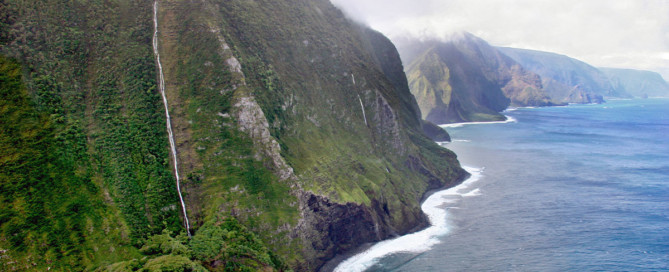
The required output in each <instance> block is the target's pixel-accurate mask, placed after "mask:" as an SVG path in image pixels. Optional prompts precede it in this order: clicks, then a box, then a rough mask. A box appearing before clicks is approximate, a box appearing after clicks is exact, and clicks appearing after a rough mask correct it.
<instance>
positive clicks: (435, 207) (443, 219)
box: [334, 166, 483, 272]
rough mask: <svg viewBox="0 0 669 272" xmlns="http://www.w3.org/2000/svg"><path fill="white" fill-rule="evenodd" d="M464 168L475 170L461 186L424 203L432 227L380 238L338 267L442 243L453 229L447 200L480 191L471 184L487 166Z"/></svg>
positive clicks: (362, 265)
mask: <svg viewBox="0 0 669 272" xmlns="http://www.w3.org/2000/svg"><path fill="white" fill-rule="evenodd" d="M463 168H464V169H465V170H467V172H469V173H470V174H471V176H470V177H469V178H468V179H467V180H465V181H464V182H462V183H461V184H460V185H458V186H455V187H452V188H449V189H446V190H443V191H438V192H436V193H434V194H432V195H431V196H430V197H428V198H427V199H426V200H425V202H423V205H421V209H422V210H423V212H424V213H425V214H426V215H427V217H428V219H429V221H430V226H429V227H428V228H426V229H424V230H422V231H419V232H414V233H411V234H407V235H404V236H400V237H397V238H394V239H390V240H385V241H382V242H379V243H377V244H375V245H373V246H372V247H370V248H369V249H367V250H365V251H363V252H361V253H359V254H356V255H354V256H353V257H350V258H348V259H346V260H345V261H344V262H342V263H340V264H339V265H338V266H337V268H335V270H334V271H336V272H343V271H364V270H365V269H368V268H370V267H372V266H373V265H374V264H376V263H377V262H378V261H379V260H380V259H381V258H383V257H384V256H387V255H390V254H393V253H400V252H410V253H422V252H425V251H427V250H429V249H431V248H432V246H434V245H436V244H438V243H439V237H441V236H443V235H446V234H447V233H448V232H449V231H450V230H451V226H449V224H448V221H447V219H448V212H447V209H446V208H445V207H444V206H445V205H446V204H449V205H453V204H455V203H457V202H459V201H460V199H462V198H463V197H468V196H476V195H480V190H479V189H478V188H477V189H474V190H469V187H470V186H471V185H472V184H473V183H475V182H476V181H478V180H479V179H480V178H481V176H482V171H483V170H482V169H480V168H473V167H466V166H465V167H463ZM449 208H450V207H449Z"/></svg>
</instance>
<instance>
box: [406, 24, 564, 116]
mask: <svg viewBox="0 0 669 272" xmlns="http://www.w3.org/2000/svg"><path fill="white" fill-rule="evenodd" d="M398 48H399V50H400V52H402V53H404V55H403V61H404V62H405V63H408V66H407V77H408V80H409V86H410V88H411V91H412V93H413V94H414V96H416V100H417V101H418V105H419V106H420V108H421V112H422V115H423V118H424V119H426V120H428V121H431V122H435V123H449V122H462V121H489V120H503V119H504V116H502V115H500V114H499V112H500V111H502V110H504V109H506V108H507V107H508V106H510V105H511V106H548V105H554V104H555V103H554V102H553V101H551V99H550V98H549V97H548V96H547V95H546V94H544V93H543V92H542V91H541V90H542V89H543V87H542V84H541V78H540V77H539V76H538V75H537V74H535V73H533V72H531V71H528V70H526V69H525V68H523V67H522V66H521V65H520V64H518V63H517V62H516V61H514V60H513V59H511V58H509V57H507V56H506V55H504V54H502V53H500V52H499V51H498V50H496V49H495V48H494V47H492V46H490V45H489V44H488V43H487V42H485V41H484V40H482V39H480V38H478V37H476V36H474V35H472V34H470V33H461V34H458V35H454V36H453V37H452V38H451V40H449V41H446V42H442V41H434V40H433V41H425V42H420V41H408V42H405V43H401V42H400V43H399V44H398Z"/></svg>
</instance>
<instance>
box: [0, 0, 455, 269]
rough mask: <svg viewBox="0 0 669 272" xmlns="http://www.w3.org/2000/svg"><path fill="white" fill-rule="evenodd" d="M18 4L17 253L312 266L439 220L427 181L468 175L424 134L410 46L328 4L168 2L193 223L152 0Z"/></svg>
mask: <svg viewBox="0 0 669 272" xmlns="http://www.w3.org/2000/svg"><path fill="white" fill-rule="evenodd" d="M0 7H1V8H0V12H2V14H1V15H2V16H0V18H2V19H0V20H1V22H0V23H1V26H2V28H1V30H0V41H1V42H2V43H1V47H0V52H1V53H2V54H3V55H5V56H10V57H13V58H15V59H17V60H18V62H20V63H21V64H22V67H23V68H18V67H19V66H18V64H16V63H15V62H12V61H10V60H6V59H3V70H2V76H3V77H2V78H3V82H2V84H5V82H10V84H9V85H10V87H7V88H5V87H4V85H3V90H2V92H3V95H8V96H11V97H16V99H14V100H4V99H3V103H8V104H7V106H3V108H2V109H3V110H6V109H7V110H8V111H11V112H16V114H13V115H4V114H3V117H2V118H10V119H8V120H7V121H6V122H5V121H3V122H2V124H0V125H1V126H2V128H3V130H2V133H3V138H2V139H3V140H4V139H11V142H3V143H2V144H3V147H4V146H6V147H8V149H6V150H8V151H7V152H6V153H3V154H2V164H0V167H2V168H0V177H2V180H0V182H1V183H0V185H1V186H3V187H2V188H3V190H2V198H1V199H0V200H2V203H3V204H2V206H1V213H0V219H1V220H0V229H1V230H2V232H1V234H0V235H1V236H0V238H2V239H0V248H2V250H3V251H2V252H3V253H2V254H4V255H3V256H7V257H6V258H5V257H3V258H2V259H0V262H5V263H3V264H4V265H13V266H7V267H18V268H21V267H24V266H26V267H30V268H32V269H42V270H44V269H46V268H47V267H52V269H58V270H95V269H100V270H105V271H134V270H137V269H140V268H144V269H147V270H149V271H152V270H156V271H157V270H161V269H162V270H166V269H177V270H178V269H191V270H194V271H197V270H201V269H208V270H223V269H228V268H230V267H233V268H234V267H237V268H238V269H242V268H249V269H267V270H272V269H275V270H281V269H287V268H288V267H291V268H293V269H297V270H314V269H317V268H319V267H320V266H321V265H323V264H324V263H325V262H326V261H327V260H329V259H331V258H332V257H334V256H335V255H336V254H340V253H343V252H346V251H348V250H351V249H354V248H355V247H357V246H359V245H362V244H364V243H367V242H374V241H378V240H381V239H384V238H387V237H390V236H392V235H396V234H401V233H406V232H408V231H411V230H414V229H415V228H417V227H420V226H424V225H425V223H426V219H425V218H424V215H423V214H422V212H421V211H420V207H419V201H420V199H421V198H422V197H423V194H424V193H425V192H426V191H428V190H430V189H435V188H438V187H443V186H448V185H453V184H454V183H456V182H457V181H458V180H459V179H460V178H462V176H463V175H464V174H465V173H464V171H463V170H462V169H460V167H459V164H458V162H457V160H456V159H455V155H454V154H453V153H452V152H450V151H448V150H445V149H443V148H441V147H439V146H438V145H436V144H435V143H434V142H432V141H431V140H429V139H428V138H426V136H424V135H423V133H422V132H421V129H422V126H423V123H422V122H421V121H420V118H419V117H420V111H419V109H418V106H417V103H416V101H415V100H414V99H413V97H412V96H411V94H410V93H409V91H408V86H407V83H406V78H405V77H404V73H403V72H402V71H403V67H402V64H401V61H400V59H399V55H398V54H397V51H396V50H395V48H394V46H393V45H392V43H390V42H389V41H388V39H386V38H385V37H383V36H382V35H381V34H379V33H377V32H374V31H371V30H369V29H366V28H364V27H361V26H359V25H356V24H354V23H352V22H350V21H349V20H348V19H346V18H345V17H344V16H343V15H342V13H341V12H340V11H339V10H337V9H336V8H334V7H333V6H332V5H331V4H330V3H329V2H328V1H325V0H322V1H307V0H300V1H245V0H238V1H235V0H233V1H216V0H204V1H197V2H187V1H177V0H163V1H160V2H159V4H158V13H157V14H158V31H159V32H158V44H159V52H160V57H161V64H162V66H163V69H164V76H165V87H166V88H165V89H166V96H167V99H168V101H169V110H170V114H171V117H172V118H171V124H172V127H173V130H174V136H175V140H176V147H177V150H178V153H177V154H178V155H177V158H178V160H179V163H180V164H179V168H180V172H181V176H182V178H183V179H182V181H181V183H182V186H181V189H182V191H183V194H184V199H185V204H186V207H187V210H188V217H189V221H190V222H191V225H192V230H193V231H192V232H193V238H192V239H191V240H188V239H187V238H186V236H185V232H184V230H183V222H182V221H183V214H182V213H181V212H180V208H179V207H180V203H179V200H178V196H177V192H176V186H175V179H174V176H173V174H172V172H171V160H170V154H169V144H168V137H167V133H166V130H165V122H166V120H165V119H166V118H165V115H164V108H163V104H162V100H161V96H160V94H159V92H158V90H157V86H158V84H157V79H158V77H157V66H156V59H155V57H154V55H153V51H152V35H153V20H152V18H153V10H152V7H153V2H152V1H115V2H108V1H90V2H81V1H80V2H62V1H46V2H44V3H39V4H38V3H33V2H31V1H19V0H11V1H6V2H3V3H2V6H0ZM4 63H9V64H7V65H8V67H10V68H6V69H5V68H4V67H5V66H6V65H5V64H4ZM21 76H22V77H21ZM5 78H8V79H7V80H5ZM21 84H23V86H24V87H22V86H21ZM9 109H11V110H9ZM14 109H16V110H14ZM19 109H20V110H19ZM5 132H6V133H7V134H6V135H7V137H5ZM17 141H22V142H17ZM42 145H45V146H47V147H48V148H46V147H42ZM9 147H15V148H13V149H12V148H9ZM3 150H5V149H3ZM40 154H41V155H40ZM43 184H48V186H43ZM179 233H180V234H179ZM254 233H255V234H254ZM220 244H225V245H226V246H225V247H220V246H219V247H217V246H215V245H220ZM8 262H13V263H11V264H9V263H8Z"/></svg>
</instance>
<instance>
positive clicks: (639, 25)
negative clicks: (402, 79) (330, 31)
mask: <svg viewBox="0 0 669 272" xmlns="http://www.w3.org/2000/svg"><path fill="white" fill-rule="evenodd" d="M331 1H332V3H333V4H335V5H336V6H338V7H339V8H340V9H342V10H344V12H345V13H346V14H347V15H349V17H351V18H352V19H354V20H356V21H359V22H362V23H364V24H367V25H369V26H371V27H372V28H374V29H376V30H378V31H381V32H382V33H384V34H386V36H388V37H390V38H391V39H393V38H396V37H400V36H407V35H411V36H416V37H425V38H434V37H436V38H444V37H448V36H449V34H452V33H457V32H462V31H467V32H470V33H472V34H474V35H476V36H479V37H481V38H483V39H484V40H486V41H488V43H490V44H491V45H494V46H509V47H516V48H524V49H534V50H541V51H548V52H554V53H559V54H564V55H567V56H570V57H572V58H576V59H579V60H582V61H585V62H587V63H589V64H591V65H593V66H597V67H616V68H631V69H641V70H651V71H655V72H658V73H660V74H662V75H663V77H664V78H665V80H669V0H613V1H611V0H557V1H549V0H331Z"/></svg>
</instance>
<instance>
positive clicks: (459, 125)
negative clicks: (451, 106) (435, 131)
mask: <svg viewBox="0 0 669 272" xmlns="http://www.w3.org/2000/svg"><path fill="white" fill-rule="evenodd" d="M505 117H506V120H504V121H492V122H462V123H452V124H442V125H439V126H440V127H442V128H454V127H461V126H464V125H486V124H506V123H517V122H518V120H516V118H513V117H511V116H508V115H505Z"/></svg>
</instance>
